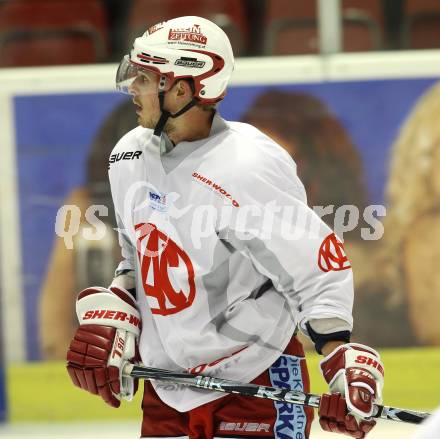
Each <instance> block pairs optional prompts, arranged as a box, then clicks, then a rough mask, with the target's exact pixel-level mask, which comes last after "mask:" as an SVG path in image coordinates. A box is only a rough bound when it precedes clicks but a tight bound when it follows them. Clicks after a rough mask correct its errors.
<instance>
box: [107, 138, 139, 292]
mask: <svg viewBox="0 0 440 439" xmlns="http://www.w3.org/2000/svg"><path fill="white" fill-rule="evenodd" d="M130 137H132V132H129V133H128V134H126V135H125V136H124V137H123V138H122V139H121V140H120V141H119V142H118V144H117V145H116V147H115V148H114V149H113V151H112V153H113V152H115V151H117V150H118V148H121V147H123V146H124V143H127V142H129V141H130V140H131V139H130ZM108 176H109V182H110V190H111V195H112V201H113V205H114V208H115V217H116V226H117V232H118V241H119V246H120V248H121V256H122V260H121V262H120V263H119V265H118V266H117V268H116V270H115V279H114V280H113V282H112V285H113V284H115V285H116V284H118V286H123V287H125V288H126V289H132V288H134V283H135V281H134V270H135V267H136V260H135V257H136V252H135V250H136V249H135V247H134V245H133V243H132V241H131V239H130V234H129V232H128V229H127V224H124V221H123V217H124V212H122V211H121V209H122V207H121V206H123V205H124V203H123V199H124V189H123V186H122V185H121V175H120V171H118V170H116V169H114V167H111V166H109V171H108ZM121 200H122V201H121ZM121 282H123V284H121Z"/></svg>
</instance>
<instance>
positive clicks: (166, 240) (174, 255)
mask: <svg viewBox="0 0 440 439" xmlns="http://www.w3.org/2000/svg"><path fill="white" fill-rule="evenodd" d="M135 230H136V236H137V243H136V247H137V254H138V258H139V263H140V266H141V274H142V284H143V286H144V292H145V295H146V296H147V297H148V298H149V300H148V303H149V304H150V308H151V312H152V313H153V314H160V315H163V316H166V315H170V314H176V313H178V312H180V311H182V310H184V309H185V308H188V307H190V306H191V305H192V303H193V301H194V297H195V294H196V286H195V282H194V268H193V264H192V262H191V259H190V258H189V256H188V255H187V253H186V252H185V251H184V250H183V249H182V248H180V247H179V246H178V245H177V244H176V243H175V242H174V241H173V240H172V239H171V238H170V237H169V236H167V235H165V233H163V232H161V231H160V230H158V229H157V227H156V226H155V225H154V224H151V223H142V224H136V226H135Z"/></svg>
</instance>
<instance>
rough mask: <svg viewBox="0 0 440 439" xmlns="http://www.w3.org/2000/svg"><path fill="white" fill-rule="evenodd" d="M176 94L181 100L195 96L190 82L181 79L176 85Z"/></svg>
mask: <svg viewBox="0 0 440 439" xmlns="http://www.w3.org/2000/svg"><path fill="white" fill-rule="evenodd" d="M176 94H177V96H178V97H180V98H183V97H185V98H190V97H192V95H193V94H194V92H193V89H192V87H191V84H190V83H189V81H187V80H185V79H181V80H180V81H178V82H177V84H176Z"/></svg>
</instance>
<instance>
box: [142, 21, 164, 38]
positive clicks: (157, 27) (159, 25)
mask: <svg viewBox="0 0 440 439" xmlns="http://www.w3.org/2000/svg"><path fill="white" fill-rule="evenodd" d="M164 24H165V22H164V21H162V22H160V23H157V24H155V25H153V26H151V27H149V28H148V29H147V30H146V32H145V33H146V34H147V35H151V34H154V32H157V31H158V30H161V29H163V26H164Z"/></svg>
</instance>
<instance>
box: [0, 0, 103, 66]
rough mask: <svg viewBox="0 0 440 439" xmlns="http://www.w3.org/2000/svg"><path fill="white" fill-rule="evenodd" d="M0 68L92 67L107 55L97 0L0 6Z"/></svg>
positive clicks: (29, 0) (19, 1)
mask: <svg viewBox="0 0 440 439" xmlns="http://www.w3.org/2000/svg"><path fill="white" fill-rule="evenodd" d="M0 29H1V32H0V66H2V67H12V66H38V65H62V64H80V63H94V62H97V61H102V60H103V59H104V57H105V56H106V54H107V18H106V12H105V8H104V7H103V5H102V3H101V2H100V1H98V0H75V1H68V0H14V1H9V2H4V3H1V4H0Z"/></svg>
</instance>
